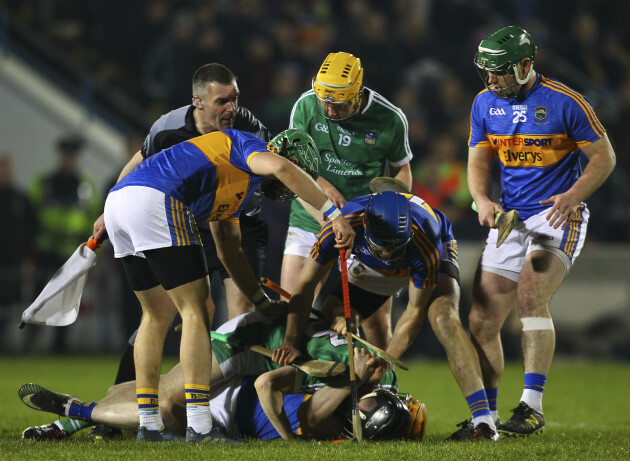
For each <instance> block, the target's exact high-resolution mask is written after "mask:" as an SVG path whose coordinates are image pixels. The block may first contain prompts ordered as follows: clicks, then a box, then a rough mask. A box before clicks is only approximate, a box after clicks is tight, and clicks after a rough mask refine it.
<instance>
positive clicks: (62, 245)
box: [29, 136, 103, 352]
mask: <svg viewBox="0 0 630 461" xmlns="http://www.w3.org/2000/svg"><path fill="white" fill-rule="evenodd" d="M82 147H83V141H82V140H81V139H80V138H77V137H72V136H68V137H64V138H61V139H59V141H58V142H57V146H56V150H57V160H58V164H57V167H56V168H55V169H54V170H53V171H51V172H49V173H45V174H43V175H42V176H40V177H38V178H36V179H35V181H34V182H33V183H32V184H31V187H30V190H29V193H30V197H31V200H32V203H33V206H34V208H35V213H36V214H37V218H38V221H39V232H38V235H37V239H36V245H37V267H38V274H39V276H38V283H37V285H38V286H37V292H39V291H40V290H41V289H42V288H43V287H44V285H45V284H46V283H47V282H48V281H49V280H50V278H51V277H52V275H53V274H54V273H55V272H56V271H57V269H59V267H61V266H62V265H63V263H65V262H66V260H67V259H68V258H69V257H70V255H72V253H73V252H74V251H75V250H76V249H77V247H78V246H79V245H80V244H81V243H82V242H85V241H87V239H88V238H89V237H90V235H92V224H93V223H94V220H95V219H96V218H97V217H98V215H99V214H100V211H101V208H102V206H103V205H102V200H101V197H100V195H99V194H98V193H97V191H96V189H95V186H94V183H93V182H92V180H91V179H90V178H89V177H88V176H87V175H85V174H84V173H82V172H81V171H80V170H79V158H80V155H81V149H82ZM63 330H65V328H56V329H55V333H56V334H55V344H54V346H53V347H54V349H55V351H56V352H64V350H65V334H64V331H63Z"/></svg>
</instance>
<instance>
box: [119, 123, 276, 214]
mask: <svg viewBox="0 0 630 461" xmlns="http://www.w3.org/2000/svg"><path fill="white" fill-rule="evenodd" d="M270 149H274V148H272V147H271V146H270V145H268V144H267V143H265V142H264V141H261V140H260V139H258V138H257V137H256V136H255V135H253V134H252V133H247V132H242V131H236V130H225V131H215V132H212V133H208V134H205V135H203V136H199V137H197V138H193V139H190V140H188V141H185V142H182V143H179V144H176V145H174V146H173V147H170V148H168V149H164V150H163V151H161V152H160V153H158V154H156V155H152V156H151V157H149V158H147V159H146V160H144V161H143V162H142V163H140V165H138V166H137V167H136V168H135V169H134V170H132V171H131V172H130V173H129V174H127V175H126V176H125V177H124V178H123V179H122V180H121V181H119V182H118V184H116V185H115V186H114V188H113V189H112V191H115V190H118V189H122V188H124V187H127V186H144V187H150V188H152V189H157V190H159V191H161V192H163V193H164V194H165V195H166V196H167V197H170V198H171V199H173V200H174V201H175V202H178V203H181V204H183V205H184V206H186V207H188V208H189V209H190V210H191V211H192V213H193V215H194V216H195V220H197V221H198V222H202V221H220V220H228V221H232V222H238V216H239V214H240V212H241V210H242V209H243V206H244V204H245V203H247V201H248V200H249V199H250V198H251V197H252V195H253V194H254V192H256V190H257V189H258V186H259V185H260V183H261V182H262V180H263V178H264V177H263V176H259V175H256V174H254V173H253V172H252V170H251V169H250V168H249V161H250V159H251V158H252V157H253V156H254V155H256V154H258V153H260V152H265V151H268V150H270ZM273 151H274V152H275V150H273Z"/></svg>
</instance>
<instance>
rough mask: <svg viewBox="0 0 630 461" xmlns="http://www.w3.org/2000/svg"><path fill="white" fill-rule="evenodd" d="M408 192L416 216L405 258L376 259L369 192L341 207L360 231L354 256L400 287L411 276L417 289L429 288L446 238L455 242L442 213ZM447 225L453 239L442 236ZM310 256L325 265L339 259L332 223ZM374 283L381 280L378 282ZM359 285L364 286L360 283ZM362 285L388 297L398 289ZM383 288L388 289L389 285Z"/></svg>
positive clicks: (412, 216)
mask: <svg viewBox="0 0 630 461" xmlns="http://www.w3.org/2000/svg"><path fill="white" fill-rule="evenodd" d="M404 195H405V196H407V197H409V202H410V210H411V219H412V224H411V229H412V230H413V239H412V242H411V244H410V245H409V246H408V247H407V250H406V252H405V255H404V257H403V258H402V259H401V260H396V261H382V260H380V259H377V258H375V257H374V256H373V255H372V253H371V252H370V250H369V248H368V243H367V241H366V239H365V228H364V227H363V218H364V216H365V207H366V205H367V201H368V199H369V198H370V196H369V195H365V196H363V197H358V198H355V199H353V200H350V201H349V202H347V203H346V204H345V206H344V207H343V208H342V209H341V212H342V213H343V215H344V216H345V217H346V219H347V220H348V223H349V224H350V225H351V226H352V228H353V229H354V231H355V233H356V235H355V237H354V246H353V248H352V253H353V256H354V258H355V259H356V260H357V261H359V262H360V263H361V264H362V265H363V266H364V267H366V268H368V269H369V270H371V271H373V272H376V273H378V274H380V275H382V276H385V277H387V278H388V279H394V280H395V279H398V280H399V282H400V287H402V286H406V285H407V284H408V283H409V279H410V278H411V283H413V285H414V286H415V287H416V288H419V289H423V288H429V287H432V286H433V285H434V284H435V283H436V281H437V277H438V273H439V267H440V258H441V255H442V241H444V242H445V244H446V243H447V242H450V241H454V239H453V237H452V232H451V231H450V223H448V221H447V220H446V219H445V217H444V216H443V215H442V217H443V219H440V218H438V214H436V212H435V211H434V210H433V209H432V208H431V207H430V206H429V204H428V203H426V202H425V201H424V200H422V199H421V198H419V197H416V196H413V195H411V194H404ZM443 225H444V226H445V233H447V234H449V235H450V238H445V239H443V238H442V235H441V234H442V229H441V227H442V226H443ZM310 256H311V258H313V259H314V260H315V261H317V262H318V263H319V264H322V265H324V264H328V263H330V262H331V261H334V260H336V259H337V258H339V250H338V249H337V248H335V235H334V232H333V230H332V224H331V223H330V222H328V223H326V225H325V226H324V227H323V228H322V230H321V232H320V233H319V235H318V236H317V241H316V242H315V245H313V248H311V253H310ZM351 275H352V271H351ZM357 279H358V278H357ZM374 283H378V282H377V281H375V282H374ZM355 284H356V285H359V286H360V287H361V285H360V284H359V283H355ZM361 288H365V289H367V291H370V292H375V293H378V294H382V295H387V296H390V295H392V294H394V293H395V292H396V291H397V290H394V292H393V293H391V292H387V291H383V292H380V291H379V288H378V287H377V286H375V285H374V286H372V287H361ZM375 290H376V291H375ZM383 290H386V287H384V288H383Z"/></svg>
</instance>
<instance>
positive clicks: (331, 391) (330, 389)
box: [298, 348, 388, 440]
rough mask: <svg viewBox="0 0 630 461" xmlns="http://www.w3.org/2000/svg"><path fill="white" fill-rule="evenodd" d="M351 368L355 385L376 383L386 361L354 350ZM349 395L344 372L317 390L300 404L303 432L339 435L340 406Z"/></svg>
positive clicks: (317, 435)
mask: <svg viewBox="0 0 630 461" xmlns="http://www.w3.org/2000/svg"><path fill="white" fill-rule="evenodd" d="M354 367H355V373H356V376H357V385H358V386H363V385H365V384H374V385H376V384H377V383H378V382H379V381H380V380H381V379H382V378H383V376H384V375H385V373H386V371H387V369H388V364H387V362H386V361H385V360H383V359H381V358H379V357H375V356H374V355H373V354H368V353H366V351H365V349H361V350H359V349H358V348H355V349H354ZM349 396H350V382H349V380H348V375H347V374H344V375H341V376H340V377H338V378H336V379H335V380H333V381H331V382H330V383H328V384H327V385H326V386H324V387H322V388H321V389H319V390H318V391H317V392H315V393H314V394H313V396H312V397H311V398H310V399H308V400H307V401H305V402H304V403H303V404H302V405H300V409H299V410H298V419H299V421H300V427H301V428H302V431H304V433H305V434H309V435H310V436H312V437H314V438H316V439H320V440H325V439H334V438H338V437H339V435H340V434H341V433H342V430H343V423H344V421H343V420H342V419H341V418H340V417H339V415H343V414H344V412H343V411H341V412H340V411H338V409H339V407H340V406H341V405H342V404H343V403H344V401H345V400H346V399H347V398H348V397H349Z"/></svg>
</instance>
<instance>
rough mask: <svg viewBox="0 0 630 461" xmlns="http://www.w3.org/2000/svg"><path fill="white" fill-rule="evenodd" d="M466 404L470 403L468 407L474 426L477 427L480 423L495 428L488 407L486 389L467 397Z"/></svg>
mask: <svg viewBox="0 0 630 461" xmlns="http://www.w3.org/2000/svg"><path fill="white" fill-rule="evenodd" d="M466 402H468V407H469V408H470V412H471V413H472V422H473V426H475V427H476V426H477V424H479V423H480V422H487V423H488V424H489V425H490V426H491V427H492V426H494V424H492V418H491V417H490V408H489V407H488V397H487V396H486V390H485V389H481V390H480V391H477V392H475V393H474V394H470V395H469V396H468V397H466Z"/></svg>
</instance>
